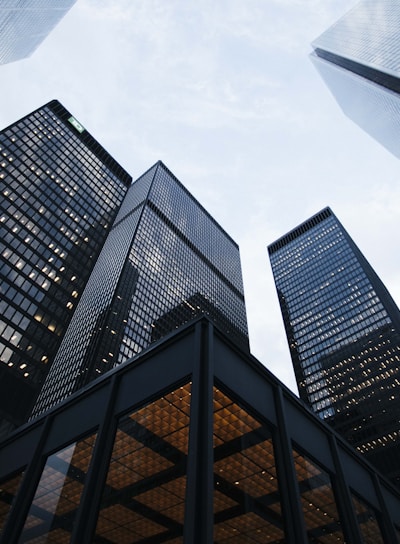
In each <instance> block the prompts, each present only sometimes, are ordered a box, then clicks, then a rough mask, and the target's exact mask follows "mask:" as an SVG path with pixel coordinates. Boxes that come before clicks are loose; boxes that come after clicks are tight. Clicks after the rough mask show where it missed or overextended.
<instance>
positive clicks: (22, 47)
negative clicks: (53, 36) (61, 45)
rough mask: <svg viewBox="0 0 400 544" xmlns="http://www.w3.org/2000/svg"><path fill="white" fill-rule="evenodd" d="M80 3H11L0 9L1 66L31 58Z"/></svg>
mask: <svg viewBox="0 0 400 544" xmlns="http://www.w3.org/2000/svg"><path fill="white" fill-rule="evenodd" d="M75 2H76V0H56V1H54V0H7V1H6V2H2V6H1V9H0V34H1V43H0V64H7V63H9V62H14V61H16V60H21V59H24V58H26V57H29V56H30V55H31V54H32V53H33V52H34V51H35V49H37V47H39V45H40V44H41V43H42V41H43V40H44V39H45V38H46V37H47V36H48V34H49V33H50V32H51V31H52V30H53V28H54V27H55V26H56V25H57V24H58V23H59V22H60V20H61V19H62V18H63V17H64V15H65V14H66V13H67V12H68V11H69V9H70V8H71V7H72V6H73V5H74V4H75Z"/></svg>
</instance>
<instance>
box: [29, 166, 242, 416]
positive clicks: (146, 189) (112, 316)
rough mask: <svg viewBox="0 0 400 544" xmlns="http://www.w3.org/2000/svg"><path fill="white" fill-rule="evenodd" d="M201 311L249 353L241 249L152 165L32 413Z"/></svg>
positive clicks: (122, 215)
mask: <svg viewBox="0 0 400 544" xmlns="http://www.w3.org/2000/svg"><path fill="white" fill-rule="evenodd" d="M199 314H206V315H209V316H210V317H211V318H212V319H213V321H214V322H215V323H216V324H217V325H218V326H219V327H220V328H221V329H223V330H224V332H225V333H227V334H228V336H229V337H230V338H231V339H232V340H233V341H234V342H236V343H237V344H238V345H240V346H241V347H243V348H244V349H246V350H247V351H248V349H249V346H248V333H247V320H246V311H245V304H244V295H243V282H242V273H241V265H240V256H239V248H238V246H237V244H236V243H235V242H234V241H233V240H232V239H231V238H230V237H229V236H228V235H227V234H226V232H225V231H224V230H223V229H222V228H221V227H220V226H219V225H218V224H217V223H216V221H215V220H214V219H213V218H212V217H211V216H210V215H209V214H208V213H207V212H206V210H205V209H204V208H203V207H202V206H201V205H200V204H199V202H197V200H196V199H195V198H194V197H193V196H192V195H191V194H190V193H189V192H188V191H187V190H186V189H185V188H184V186H183V185H182V184H181V183H180V182H179V181H178V180H177V179H176V177H175V176H174V175H173V174H172V173H171V172H170V171H169V170H168V169H167V168H166V167H165V166H164V164H163V163H161V162H158V163H156V164H155V165H154V166H153V167H151V168H150V169H149V170H148V171H147V172H146V173H145V174H143V175H142V176H141V177H140V178H139V179H138V180H137V181H136V182H135V183H133V184H132V186H131V187H130V189H129V191H128V193H127V195H126V197H125V199H124V202H123V204H122V206H121V208H120V210H119V213H118V216H117V218H116V219H115V221H114V224H113V227H112V229H111V231H110V234H109V235H108V238H107V240H106V242H105V244H104V247H103V250H102V252H101V254H100V256H99V259H98V261H97V263H96V266H95V268H94V270H93V273H92V275H91V277H90V280H89V281H88V283H87V286H86V289H85V291H84V293H83V295H82V298H81V301H80V303H79V305H78V307H77V309H76V312H75V314H74V318H73V320H72V321H71V324H70V326H69V328H68V331H67V333H66V335H65V337H64V339H63V342H62V344H61V346H60V349H59V350H58V353H57V355H56V357H55V361H54V364H53V366H52V368H51V371H50V373H49V375H48V377H47V380H46V382H45V384H44V386H43V388H42V391H41V394H40V396H39V398H38V401H37V403H36V406H35V409H34V414H33V415H34V416H36V415H38V414H40V413H41V412H43V411H45V410H46V409H48V408H50V407H51V406H53V405H54V404H56V403H57V402H59V401H61V400H62V399H64V398H66V397H67V396H69V395H70V394H71V393H73V392H75V391H77V390H78V389H80V388H81V387H83V386H84V385H85V384H87V383H89V382H90V381H92V380H93V379H95V378H96V377H98V376H99V375H100V374H102V373H104V372H106V371H107V370H109V369H112V368H113V367H115V366H116V365H118V364H120V363H122V362H124V361H126V360H127V359H129V358H130V357H132V356H134V355H135V354H137V353H139V352H140V351H142V350H143V349H144V348H146V347H148V346H149V345H150V344H151V343H152V342H155V341H156V340H158V339H159V338H162V337H163V336H165V335H166V334H168V333H169V332H171V331H174V330H175V329H176V328H177V327H179V326H180V325H182V324H183V323H185V322H187V321H189V320H191V319H192V318H194V317H195V316H197V315H199Z"/></svg>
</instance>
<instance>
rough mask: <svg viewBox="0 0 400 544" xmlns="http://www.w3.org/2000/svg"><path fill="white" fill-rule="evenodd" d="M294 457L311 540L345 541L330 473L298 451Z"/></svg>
mask: <svg viewBox="0 0 400 544" xmlns="http://www.w3.org/2000/svg"><path fill="white" fill-rule="evenodd" d="M293 457H294V464H295V468H296V473H297V480H298V484H299V490H300V496H301V503H302V507H303V513H304V520H305V523H306V529H307V535H308V541H309V542H310V543H313V544H314V543H324V544H325V543H326V544H328V543H330V542H332V543H333V542H335V543H338V542H345V539H344V536H343V532H342V527H341V524H340V520H339V514H338V511H337V507H336V501H335V497H334V494H333V490H332V484H331V479H330V476H329V474H328V473H327V472H325V470H323V469H322V468H321V467H320V466H318V465H317V464H315V463H314V462H313V461H311V460H310V459H308V458H307V457H304V456H303V455H300V454H299V453H298V452H297V451H295V450H294V451H293Z"/></svg>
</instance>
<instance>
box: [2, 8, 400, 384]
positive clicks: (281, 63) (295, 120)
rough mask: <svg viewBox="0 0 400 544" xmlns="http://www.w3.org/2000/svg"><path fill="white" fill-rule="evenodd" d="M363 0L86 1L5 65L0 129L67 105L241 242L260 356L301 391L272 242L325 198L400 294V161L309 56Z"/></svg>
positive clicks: (114, 149)
mask: <svg viewBox="0 0 400 544" xmlns="http://www.w3.org/2000/svg"><path fill="white" fill-rule="evenodd" d="M355 3H356V2H355V1H354V0H246V1H243V0H78V2H77V3H76V4H75V5H74V7H73V8H72V9H71V10H70V11H69V13H68V14H67V15H66V16H65V17H64V19H63V20H62V21H61V23H60V24H59V25H58V26H57V27H56V28H55V29H54V30H53V32H52V33H51V34H50V35H49V37H48V38H47V39H46V40H45V41H44V42H43V43H42V45H41V46H40V47H39V48H38V49H37V50H36V51H35V53H34V54H33V55H32V56H31V57H30V58H29V59H25V60H22V61H19V62H15V63H12V64H8V65H4V66H0V73H1V87H0V96H1V103H2V105H3V107H2V108H1V111H0V128H4V127H6V126H8V125H9V124H11V123H13V122H14V121H16V120H17V119H19V118H21V117H22V116H24V115H26V114H28V113H29V112H31V111H33V110H35V109H37V108H38V107H40V106H41V105H43V104H45V103H46V102H49V101H50V100H52V99H54V98H56V99H58V100H59V101H60V102H61V103H62V104H63V105H64V106H65V107H66V108H67V109H68V110H69V111H70V112H71V113H72V114H73V115H74V116H75V117H76V118H77V119H78V120H79V122H80V123H81V124H82V125H83V126H84V127H85V128H86V129H87V130H88V131H89V132H90V133H91V134H92V135H93V136H94V137H95V138H96V139H97V140H98V141H99V142H100V143H101V144H102V145H103V147H105V149H106V150H107V151H108V152H109V153H110V154H111V155H112V156H113V157H114V158H115V159H116V160H117V161H118V162H119V163H120V164H121V165H122V166H123V167H124V168H125V169H126V170H127V171H128V172H129V173H130V174H131V175H132V177H133V178H134V179H136V178H137V177H139V176H140V175H141V174H142V173H143V172H144V171H145V170H147V169H148V168H149V167H150V166H151V165H152V164H154V163H155V162H156V161H157V160H159V159H160V160H162V161H163V162H164V163H165V164H166V165H167V167H168V168H169V169H170V170H172V172H173V173H174V174H175V175H176V176H177V178H178V179H179V180H180V181H181V182H182V183H183V184H184V185H185V186H186V187H187V189H188V190H189V191H190V192H191V193H192V194H193V195H194V196H195V197H196V198H197V199H198V200H199V201H200V203H201V204H202V205H203V206H204V207H205V208H206V209H207V211H208V212H209V213H210V214H211V215H212V216H213V217H214V218H215V219H216V220H217V221H218V222H219V223H220V225H221V226H222V227H223V228H224V229H225V230H226V231H227V232H228V234H230V235H231V236H232V238H233V239H234V240H235V241H236V242H237V243H238V244H239V246H240V252H241V259H242V268H243V279H244V290H245V299H246V307H247V317H248V324H249V335H250V347H251V351H252V353H253V355H255V357H257V358H258V359H259V360H260V361H261V362H262V363H263V364H264V365H265V366H266V367H267V368H268V369H269V370H271V371H272V372H273V373H274V374H275V375H276V376H277V377H278V378H279V379H281V380H282V381H283V382H284V383H285V384H286V385H287V386H288V387H289V388H290V389H292V390H293V391H295V392H296V391H297V387H296V384H295V379H294V374H293V371H292V364H291V360H290V355H289V350H288V347H287V341H286V336H285V333H284V327H283V322H282V317H281V313H280V309H279V304H278V298H277V295H276V290H275V286H274V281H273V277H272V272H271V268H270V265H269V259H268V253H267V246H268V245H269V244H270V243H272V242H273V241H275V240H276V239H277V238H279V237H280V236H282V235H284V234H285V233H286V232H288V231H289V230H291V229H292V228H294V227H295V226H297V225H298V224H300V223H302V222H303V221H305V220H306V219H308V218H309V217H310V216H311V215H313V214H315V213H316V212H318V211H319V210H321V209H322V208H324V207H325V206H327V205H329V206H330V207H331V208H332V210H333V212H334V213H335V214H336V215H337V217H338V218H339V220H340V221H341V222H342V223H343V225H344V226H345V228H346V230H347V231H348V232H349V234H350V235H351V236H352V238H353V239H354V241H355V242H356V244H358V246H359V247H360V249H361V251H363V253H364V255H365V256H366V258H367V259H368V260H369V262H370V263H371V265H372V266H373V267H374V268H375V270H376V272H377V273H378V275H379V276H380V277H381V279H382V280H383V281H384V283H385V284H386V286H387V288H388V289H389V291H390V292H391V294H392V296H393V297H394V299H395V300H396V302H397V303H398V304H399V301H400V277H399V274H398V270H399V264H400V255H399V251H398V224H399V219H400V185H399V183H398V178H399V162H398V160H397V159H396V158H395V157H393V156H392V155H390V154H389V152H388V151H386V150H385V149H384V148H383V147H381V146H380V145H379V144H378V143H377V142H376V141H374V140H373V139H372V138H371V137H369V136H368V135H367V134H365V133H364V132H362V130H361V129H360V128H359V127H358V126H356V125H355V124H353V123H352V122H351V121H350V120H349V119H348V118H346V117H345V116H344V115H343V113H342V112H341V110H340V108H339V107H338V105H337V104H336V102H335V100H334V99H333V97H332V96H331V94H330V92H329V90H328V88H327V87H326V86H325V85H324V83H323V81H322V79H321V78H320V76H319V75H318V73H317V71H316V70H315V68H314V67H313V65H312V63H311V61H310V59H309V58H308V56H309V53H310V52H311V50H312V48H311V46H310V43H311V42H312V41H313V39H314V38H316V37H317V36H319V34H321V33H322V32H323V31H324V30H325V29H326V28H327V27H329V26H330V25H331V24H332V23H334V22H335V20H336V19H338V18H339V17H340V16H341V15H342V14H344V13H345V12H346V11H348V10H349V9H350V8H351V7H352V6H354V5H355ZM222 258H223V256H222Z"/></svg>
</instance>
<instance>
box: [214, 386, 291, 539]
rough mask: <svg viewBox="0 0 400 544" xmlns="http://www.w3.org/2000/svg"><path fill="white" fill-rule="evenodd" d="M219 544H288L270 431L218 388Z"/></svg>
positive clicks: (216, 533)
mask: <svg viewBox="0 0 400 544" xmlns="http://www.w3.org/2000/svg"><path fill="white" fill-rule="evenodd" d="M214 482H215V489H214V542H215V543H218V544H222V543H226V544H227V543H228V542H229V544H236V543H245V542H263V543H268V542H274V543H276V544H278V543H283V542H284V541H285V539H284V530H283V519H282V514H281V506H280V499H279V491H278V481H277V477H276V470H275V459H274V451H273V443H272V438H271V434H270V432H269V430H268V429H267V428H266V427H264V426H263V425H262V424H261V423H260V422H259V421H257V420H256V419H255V418H254V417H253V416H251V415H250V414H248V413H247V411H246V410H244V409H243V408H242V407H241V406H239V405H238V404H236V403H235V402H233V401H232V400H231V399H230V398H229V397H228V396H227V395H225V394H224V393H223V392H222V391H220V390H219V389H217V388H214Z"/></svg>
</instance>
